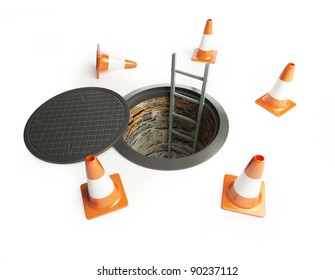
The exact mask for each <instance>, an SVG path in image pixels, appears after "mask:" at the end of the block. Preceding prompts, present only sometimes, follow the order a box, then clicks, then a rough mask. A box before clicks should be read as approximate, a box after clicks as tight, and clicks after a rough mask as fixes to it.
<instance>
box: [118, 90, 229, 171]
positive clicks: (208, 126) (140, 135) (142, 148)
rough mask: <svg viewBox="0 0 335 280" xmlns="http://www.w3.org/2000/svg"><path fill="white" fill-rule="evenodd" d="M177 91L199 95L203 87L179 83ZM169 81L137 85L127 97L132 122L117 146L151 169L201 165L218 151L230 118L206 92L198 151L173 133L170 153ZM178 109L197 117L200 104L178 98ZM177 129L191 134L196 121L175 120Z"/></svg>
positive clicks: (184, 113) (176, 105)
mask: <svg viewBox="0 0 335 280" xmlns="http://www.w3.org/2000/svg"><path fill="white" fill-rule="evenodd" d="M176 91H178V92H181V93H182V94H183V95H186V96H189V97H192V98H195V99H199V98H200V91H199V90H197V89H194V88H191V87H186V86H177V87H176ZM169 96H170V85H155V86H148V87H144V88H140V89H137V90H135V91H133V92H131V93H129V94H128V95H127V96H125V97H124V99H125V100H126V102H127V105H128V107H129V110H130V122H129V125H128V128H127V129H126V130H125V132H124V133H123V136H122V137H121V138H120V140H119V141H118V142H117V143H116V144H115V148H116V149H117V150H118V151H119V153H121V154H122V155H123V156H124V157H126V158H127V159H129V160H130V161H132V162H134V163H136V164H138V165H141V166H144V167H148V168H152V169H159V170H177V169H184V168H188V167H192V166H195V165H198V164H200V163H202V162H204V161H206V160H208V159H209V158H211V157H212V156H213V155H214V154H216V153H217V152H218V151H219V150H220V148H221V147H222V146H223V144H224V142H225V141H226V138H227V135H228V129H229V124H228V118H227V115H226V113H225V111H224V109H223V108H222V106H221V105H220V104H219V103H218V102H217V101H215V99H213V98H212V97H211V96H210V95H208V94H206V101H205V105H204V110H203V115H202V120H201V125H200V130H199V138H198V142H197V147H196V152H195V153H193V150H192V147H193V143H191V141H188V140H185V139H180V138H179V137H174V138H173V140H172V142H173V148H172V151H171V158H169V157H168V129H169V107H170V98H169ZM175 112H177V113H179V114H182V115H184V116H187V117H189V118H192V119H196V117H197V112H198V105H197V104H194V103H193V102H190V101H188V100H186V99H182V98H178V97H176V99H175ZM174 130H177V131H178V132H180V133H182V134H185V135H189V136H192V135H193V134H194V131H195V125H194V124H192V123H189V122H187V121H185V120H182V119H175V120H174Z"/></svg>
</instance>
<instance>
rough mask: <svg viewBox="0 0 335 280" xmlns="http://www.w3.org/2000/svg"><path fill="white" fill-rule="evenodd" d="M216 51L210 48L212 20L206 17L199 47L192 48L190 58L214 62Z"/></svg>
mask: <svg viewBox="0 0 335 280" xmlns="http://www.w3.org/2000/svg"><path fill="white" fill-rule="evenodd" d="M216 53H217V51H214V50H213V48H212V20H211V19H208V20H207V22H206V26H205V30H204V33H203V36H202V39H201V42H200V46H199V48H197V49H195V50H194V53H193V56H192V60H193V61H198V62H205V63H215V59H216Z"/></svg>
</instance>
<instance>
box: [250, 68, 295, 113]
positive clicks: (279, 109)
mask: <svg viewBox="0 0 335 280" xmlns="http://www.w3.org/2000/svg"><path fill="white" fill-rule="evenodd" d="M294 67H295V65H294V63H289V64H287V65H286V67H285V68H284V70H283V72H282V73H281V75H280V76H279V79H278V80H277V82H276V83H275V85H274V86H273V88H272V89H271V91H270V92H269V93H267V94H265V95H263V96H262V97H260V98H258V99H257V100H256V103H257V104H258V105H259V106H262V107H263V108H264V109H266V110H268V111H269V112H271V113H272V114H274V115H276V116H277V117H280V116H281V115H283V114H284V113H286V112H287V111H289V110H290V109H292V108H293V107H294V106H295V105H296V104H295V103H294V102H293V101H291V100H289V99H288V98H287V90H288V87H289V85H290V84H289V83H290V82H291V81H292V79H293V74H294Z"/></svg>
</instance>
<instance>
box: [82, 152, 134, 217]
mask: <svg viewBox="0 0 335 280" xmlns="http://www.w3.org/2000/svg"><path fill="white" fill-rule="evenodd" d="M85 164H86V174H87V183H85V184H82V185H81V186H80V188H81V194H82V197H83V203H84V210H85V214H86V218H87V219H89V220H90V219H93V218H96V217H99V216H102V215H104V214H107V213H110V212H112V211H115V210H118V209H120V208H123V207H126V206H127V205H128V200H127V196H126V193H125V191H124V189H123V185H122V181H121V178H120V175H119V174H113V175H110V176H108V175H106V174H105V170H104V168H103V167H102V165H101V163H100V161H99V160H98V158H97V157H95V156H88V157H86V160H85Z"/></svg>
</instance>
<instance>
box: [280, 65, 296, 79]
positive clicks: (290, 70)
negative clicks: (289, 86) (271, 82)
mask: <svg viewBox="0 0 335 280" xmlns="http://www.w3.org/2000/svg"><path fill="white" fill-rule="evenodd" d="M294 68H295V65H294V63H292V62H290V63H288V64H287V65H286V67H285V68H284V70H283V72H282V73H281V74H280V76H279V79H281V80H282V81H284V82H291V81H292V79H293V74H294Z"/></svg>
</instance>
